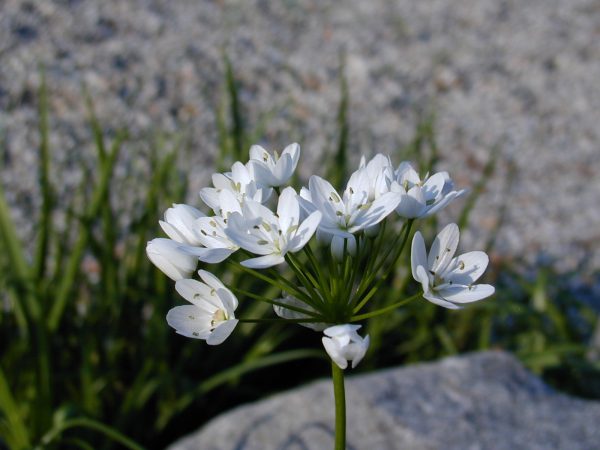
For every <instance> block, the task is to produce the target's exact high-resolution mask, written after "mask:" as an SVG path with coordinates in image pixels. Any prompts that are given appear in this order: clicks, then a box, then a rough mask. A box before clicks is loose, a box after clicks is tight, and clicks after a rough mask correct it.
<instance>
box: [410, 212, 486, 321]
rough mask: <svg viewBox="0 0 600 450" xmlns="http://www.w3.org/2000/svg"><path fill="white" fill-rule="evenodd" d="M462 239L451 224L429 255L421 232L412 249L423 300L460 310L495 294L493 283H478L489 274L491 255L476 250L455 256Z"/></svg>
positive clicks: (414, 273) (413, 263)
mask: <svg viewBox="0 0 600 450" xmlns="http://www.w3.org/2000/svg"><path fill="white" fill-rule="evenodd" d="M458 239H459V232H458V226H457V225H456V224H454V223H451V224H449V225H447V226H446V227H444V229H442V231H440V233H439V234H438V235H437V236H436V238H435V240H434V241H433V244H432V245H431V249H430V251H429V255H427V253H426V250H425V242H424V241H423V236H421V233H419V232H418V231H417V232H416V233H415V236H414V238H413V241H412V249H411V267H412V275H413V278H414V279H415V280H416V281H418V282H420V283H421V285H422V286H423V297H425V298H426V299H427V300H429V301H430V302H432V303H435V304H436V305H440V306H443V307H445V308H450V309H459V308H461V306H460V304H462V303H471V302H476V301H478V300H482V299H484V298H486V297H489V296H490V295H492V294H493V293H494V287H493V286H490V285H489V284H474V283H475V281H477V279H478V278H479V277H480V276H481V275H482V274H483V272H484V271H485V269H486V267H487V265H488V261H489V259H488V256H487V255H486V254H485V253H484V252H480V251H474V252H468V253H464V254H462V255H460V256H457V257H454V253H455V252H456V248H457V247H458Z"/></svg>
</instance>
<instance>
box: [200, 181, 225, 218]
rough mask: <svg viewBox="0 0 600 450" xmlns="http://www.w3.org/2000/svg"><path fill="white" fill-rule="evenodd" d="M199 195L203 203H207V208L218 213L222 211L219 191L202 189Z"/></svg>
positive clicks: (208, 188)
mask: <svg viewBox="0 0 600 450" xmlns="http://www.w3.org/2000/svg"><path fill="white" fill-rule="evenodd" d="M199 195H200V198H201V199H202V201H203V202H204V203H206V206H208V207H209V208H210V209H212V210H213V211H216V212H217V213H218V210H219V209H220V206H219V190H218V189H215V188H210V187H207V188H202V189H200V192H199Z"/></svg>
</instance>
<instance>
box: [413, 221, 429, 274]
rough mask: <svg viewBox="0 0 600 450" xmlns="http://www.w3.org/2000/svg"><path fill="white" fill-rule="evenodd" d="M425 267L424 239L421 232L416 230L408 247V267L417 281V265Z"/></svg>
mask: <svg viewBox="0 0 600 450" xmlns="http://www.w3.org/2000/svg"><path fill="white" fill-rule="evenodd" d="M419 266H423V267H427V251H426V250H425V241H424V240H423V236H422V235H421V232H419V231H417V232H416V233H415V235H414V236H413V240H412V245H411V249H410V267H411V269H412V276H413V278H414V279H415V280H416V281H419V277H418V276H417V267H419Z"/></svg>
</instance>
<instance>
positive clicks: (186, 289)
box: [175, 278, 214, 312]
mask: <svg viewBox="0 0 600 450" xmlns="http://www.w3.org/2000/svg"><path fill="white" fill-rule="evenodd" d="M175 290H176V291H177V293H178V294H179V295H181V296H182V297H183V298H184V299H186V300H187V301H188V302H190V303H192V304H194V305H196V306H200V305H202V303H203V302H205V300H206V299H207V298H208V297H210V296H211V289H210V288H209V287H208V286H207V285H206V284H204V283H200V282H199V281H197V280H193V279H191V278H186V279H183V280H177V282H176V283H175ZM208 311H211V312H214V310H213V308H209V309H208Z"/></svg>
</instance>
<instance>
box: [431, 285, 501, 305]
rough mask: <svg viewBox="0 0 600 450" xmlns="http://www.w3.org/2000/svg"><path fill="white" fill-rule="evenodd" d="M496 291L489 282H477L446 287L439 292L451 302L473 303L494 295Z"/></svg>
mask: <svg viewBox="0 0 600 450" xmlns="http://www.w3.org/2000/svg"><path fill="white" fill-rule="evenodd" d="M494 291H495V289H494V286H491V285H489V284H475V285H471V286H451V287H446V288H444V289H440V290H438V291H437V292H438V293H439V295H440V296H442V297H443V298H444V299H445V300H448V301H449V302H455V303H471V302H476V301H478V300H483V299H484V298H486V297H489V296H490V295H493V294H494Z"/></svg>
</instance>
